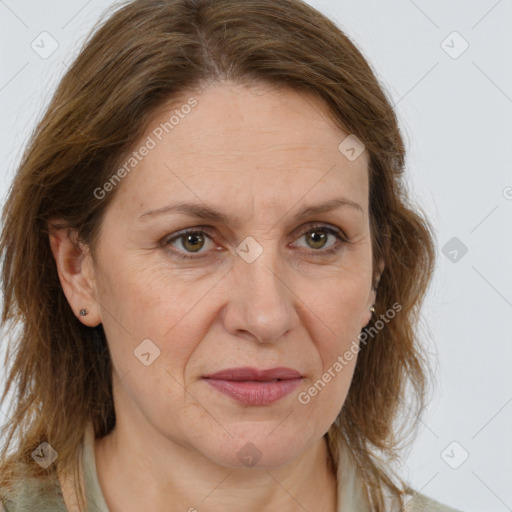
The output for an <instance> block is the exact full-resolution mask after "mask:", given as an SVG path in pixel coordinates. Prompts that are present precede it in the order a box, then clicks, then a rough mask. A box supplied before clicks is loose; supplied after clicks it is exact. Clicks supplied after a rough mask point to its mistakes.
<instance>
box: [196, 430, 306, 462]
mask: <svg viewBox="0 0 512 512" xmlns="http://www.w3.org/2000/svg"><path fill="white" fill-rule="evenodd" d="M275 427H276V425H275V424H274V425H273V426H272V428H275ZM272 428H270V429H261V432H260V433H258V434H255V435H243V434H240V435H238V436H233V438H231V437H229V440H226V439H223V440H222V441H220V442H219V444H218V446H217V449H216V450H214V451H213V452H212V450H211V446H210V447H209V448H210V449H209V450H207V451H206V452H207V453H205V452H203V453H204V454H205V455H206V456H207V457H208V458H210V459H211V460H212V461H213V462H215V463H216V464H218V465H220V466H224V467H227V468H237V469H244V468H245V469H278V468H280V467H281V466H285V465H286V464H288V463H289V462H291V461H292V460H294V459H295V458H296V457H297V456H298V455H300V454H301V453H302V452H303V451H304V450H305V449H306V447H307V446H306V444H305V443H304V436H303V435H301V434H300V433H299V432H297V433H294V434H293V435H289V436H284V435H282V433H281V435H277V434H276V435H272V434H271V435H269V432H272ZM274 434H275V433H274Z"/></svg>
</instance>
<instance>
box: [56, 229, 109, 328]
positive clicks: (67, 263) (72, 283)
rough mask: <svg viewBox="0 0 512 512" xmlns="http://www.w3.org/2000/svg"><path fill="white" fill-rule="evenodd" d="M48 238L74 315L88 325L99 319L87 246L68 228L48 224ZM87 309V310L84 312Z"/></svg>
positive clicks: (91, 262)
mask: <svg viewBox="0 0 512 512" xmlns="http://www.w3.org/2000/svg"><path fill="white" fill-rule="evenodd" d="M49 241H50V247H51V250H52V254H53V257H54V259H55V264H56V266H57V273H58V275H59V280H60V284H61V286H62V290H63V292H64V295H65V296H66V299H67V301H68V303H69V305H70V307H71V309H72V310H73V312H74V313H75V315H76V317H77V318H78V319H79V320H80V321H81V322H82V323H83V324H84V325H87V326H89V327H96V326H97V325H98V324H100V323H101V314H100V310H99V307H98V304H97V301H96V287H95V279H94V265H93V261H92V257H91V254H90V251H89V249H88V247H87V246H86V245H85V244H83V243H81V242H80V241H79V240H78V237H77V233H76V232H75V231H74V230H71V229H69V228H56V227H55V226H54V225H53V224H50V225H49ZM85 311H87V313H85Z"/></svg>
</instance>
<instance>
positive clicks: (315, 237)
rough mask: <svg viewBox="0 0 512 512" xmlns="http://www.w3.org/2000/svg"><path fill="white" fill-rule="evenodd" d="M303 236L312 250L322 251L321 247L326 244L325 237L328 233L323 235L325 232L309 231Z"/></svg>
mask: <svg viewBox="0 0 512 512" xmlns="http://www.w3.org/2000/svg"><path fill="white" fill-rule="evenodd" d="M304 236H305V237H306V240H307V243H308V244H309V246H310V247H311V248H312V249H322V247H324V245H325V244H326V243H327V237H328V236H329V235H328V233H325V230H322V229H315V230H313V231H309V232H308V233H306V234H305V235H304Z"/></svg>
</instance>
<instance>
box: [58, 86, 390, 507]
mask: <svg viewBox="0 0 512 512" xmlns="http://www.w3.org/2000/svg"><path fill="white" fill-rule="evenodd" d="M195 98H196V99H197V102H198V103H197V106H195V108H193V109H192V111H191V112H190V113H189V114H188V115H187V116H185V117H184V118H183V119H181V120H180V123H179V124H178V125H177V126H175V127H174V129H173V130H172V131H171V132H170V133H169V134H167V135H166V137H165V138H164V139H163V140H162V141H161V142H159V143H158V144H157V145H156V147H155V148H154V149H152V150H151V151H149V154H148V155H147V156H145V157H144V158H143V159H142V161H141V162H140V163H139V164H138V165H137V167H136V168H135V169H134V170H133V171H132V172H131V173H130V174H129V175H127V176H126V177H125V178H123V181H122V182H121V184H119V185H118V186H117V190H116V191H115V197H114V198H113V202H112V203H111V205H109V208H108V210H107V212H106V215H105V217H104V219H103V223H102V229H101V233H100V238H99V242H98V246H97V252H96V253H95V255H94V258H93V257H92V255H91V253H90V252H89V251H88V250H87V247H85V246H80V250H77V248H76V247H75V246H74V245H73V243H72V240H73V233H72V232H67V231H65V230H61V231H55V232H53V233H52V234H51V237H50V240H51V245H52V250H53V253H54V256H55V259H56V261H57V264H58V268H59V276H60V279H61V283H62V286H63V290H64V292H65V294H66V297H67V299H68V301H69V303H70V305H71V307H72V309H73V311H75V312H76V314H77V317H78V318H79V319H80V321H82V322H83V323H85V324H86V325H89V326H95V325H98V324H99V323H102V324H103V327H104V329H105V332H106V335H107V339H108V344H109V348H110V352H111V356H112V361H113V367H114V376H113V379H114V400H115V407H116V418H117V423H116V427H115V429H114V430H113V432H112V433H110V434H109V435H108V436H106V437H105V438H103V439H101V440H97V441H96V445H95V454H96V459H97V461H96V463H97V470H98V478H99V481H100V485H101V487H102V489H103V493H104V495H105V499H106V502H107V504H108V506H109V508H110V510H111V511H112V512H117V511H121V510H122V511H125V512H126V511H135V510H137V511H138V510H152V511H156V512H160V511H162V512H163V511H168V510H169V504H173V510H184V511H186V510H194V508H195V509H197V510H199V511H214V510H217V511H218V510H225V511H235V510H248V511H271V510H281V511H283V512H286V511H295V510H304V509H305V510H316V511H319V510H321V511H333V510H335V507H336V480H335V476H334V475H333V474H331V473H330V471H329V469H328V465H327V446H326V441H325V438H324V437H323V436H324V434H325V433H326V432H327V431H328V429H329V427H330V426H331V424H332V423H333V422H334V420H335V418H336V416H337V415H338V413H339V412H340V409H341V407H342V405H343V403H344V401H345V398H346V396H347V393H348V389H349V386H350V382H351V379H352V375H353V370H354V367H355V362H356V358H355V357H354V358H353V359H352V360H351V361H350V362H348V364H347V365H346V366H344V368H343V370H342V371H340V372H339V373H337V374H336V377H335V378H333V379H332V380H331V382H329V383H328V384H327V385H326V386H325V388H324V389H323V390H322V391H321V392H320V393H318V395H317V396H315V397H314V398H312V399H311V401H310V402H309V403H308V404H302V403H300V401H299V400H298V395H299V393H300V392H303V391H305V390H307V389H308V388H309V387H310V386H311V385H312V384H313V383H314V382H315V381H317V380H318V379H319V378H320V376H321V375H322V374H323V373H324V372H325V371H326V370H327V369H328V368H329V367H332V365H333V363H334V362H335V361H336V359H337V358H338V356H342V355H343V354H344V353H345V351H346V350H348V349H349V348H350V346H351V344H352V342H353V341H354V340H357V335H358V334H359V332H360V331H361V328H362V327H364V326H365V325H366V324H367V323H368V322H369V320H370V317H371V313H370V311H369V308H370V307H371V305H372V304H373V303H374V301H375V293H374V291H373V290H372V281H371V277H372V268H371V266H372V264H371V256H372V247H371V240H370V226H369V217H368V193H369V190H368V169H367V166H368V159H367V154H366V152H364V153H363V154H362V155H361V156H360V157H359V158H357V159H356V160H355V161H349V160H348V159H347V158H346V157H345V156H344V155H343V154H342V153H340V151H339V150H338V145H339V144H340V142H341V141H342V140H343V139H344V138H345V137H346V136H347V135H348V134H346V133H343V132H342V131H341V130H339V129H338V128H337V127H335V126H334V125H333V124H332V122H330V121H329V120H328V119H327V117H326V115H325V111H324V110H323V105H322V104H321V103H320V102H319V101H318V100H316V99H315V98H313V97H310V96H307V95H305V94H299V93H297V92H293V91H291V90H280V91H278V90H275V89H273V88H270V87H268V86H264V85H258V86H251V87H244V86H241V85H236V84H233V83H231V82H223V83H221V84H216V85H213V86H210V87H208V88H206V89H203V91H202V92H201V93H200V94H198V95H196V96H195ZM174 108H177V107H174ZM172 110H173V109H166V110H162V111H161V112H160V113H159V115H158V116H157V117H156V118H155V121H154V123H153V124H152V128H154V127H155V126H157V125H158V124H159V123H160V122H164V121H166V120H168V119H169V116H170V114H171V113H172ZM150 133H151V132H150V131H149V132H148V134H150ZM142 142H143V140H142V141H141V143H142ZM137 147H139V146H137ZM338 197H343V198H346V199H349V200H351V201H354V202H355V203H357V204H359V205H360V207H361V209H358V208H356V207H353V206H349V205H344V206H340V207H337V208H335V209H332V210H330V211H328V212H323V213H316V214H311V215H309V216H307V217H304V218H300V219H297V218H295V215H296V213H297V212H298V211H299V210H301V209H302V208H304V207H305V206H306V205H308V206H310V205H316V204H319V203H321V202H324V201H326V200H329V199H334V198H338ZM177 201H186V202H194V203H197V204H200V205H203V206H204V205H208V206H209V207H212V208H215V209H216V210H219V211H222V212H223V213H224V214H226V215H228V216H230V219H229V220H228V221H227V222H217V221H211V220H205V219H201V218H197V217H192V216H189V215H186V214H183V213H176V212H174V213H173V212H171V213H167V214H161V215H157V214H155V215H146V216H144V217H143V218H142V219H141V218H140V217H141V215H142V214H143V213H144V212H146V211H148V210H156V209H159V208H162V207H165V206H167V205H169V204H171V203H173V202H177ZM318 224H321V225H322V226H323V225H326V226H327V227H331V228H333V229H336V228H338V229H341V230H342V236H347V237H348V239H349V242H348V243H344V242H342V241H340V240H338V239H337V238H336V237H335V236H334V235H332V234H328V232H326V231H322V229H320V230H319V229H318V228H317V229H316V232H317V233H320V234H321V235H322V234H323V235H325V236H326V238H325V240H324V239H321V238H320V239H318V238H312V236H311V233H312V232H315V229H312V226H315V225H318ZM200 226H204V227H205V231H206V233H207V236H204V238H202V239H201V238H199V242H198V241H197V238H196V239H194V240H193V241H192V242H189V243H188V244H187V243H186V237H185V238H181V239H180V238H176V239H175V240H174V241H170V242H169V239H170V238H172V236H173V235H174V234H176V233H178V232H179V231H180V230H183V229H186V228H197V227H200ZM207 226H208V228H207ZM249 236H250V237H252V238H253V239H255V240H256V241H257V243H258V244H259V246H260V247H261V248H262V250H263V252H262V253H261V254H260V255H259V256H258V257H257V258H256V259H255V261H253V262H252V263H248V262H246V261H245V260H244V259H243V258H242V257H240V256H239V255H238V254H237V252H236V249H237V247H238V246H239V245H240V244H241V243H242V242H243V241H244V240H245V239H246V237H249ZM317 237H318V235H317ZM161 241H164V242H165V241H167V242H169V243H168V244H167V246H163V244H162V243H161ZM194 244H195V245H194ZM336 245H338V247H339V249H338V251H337V252H335V253H333V254H330V255H327V254H325V255H322V251H324V252H325V251H326V249H328V248H330V247H332V246H336ZM191 246H192V248H195V247H200V250H199V253H195V252H193V250H192V251H191V250H190V247H191ZM242 247H243V244H242ZM187 249H188V252H187ZM179 253H181V254H185V255H187V254H188V255H192V256H194V255H196V256H195V257H196V259H182V258H179V257H178V256H177V255H178V254H179ZM313 253H314V254H313ZM198 255H201V257H198ZM380 270H381V271H382V264H381V267H380ZM84 307H86V308H87V309H88V310H89V314H88V315H87V316H85V317H80V316H78V313H79V311H80V309H81V308H84ZM145 339H150V340H152V342H153V343H154V344H155V345H156V346H157V347H158V348H159V350H160V355H159V357H158V358H156V359H155V360H154V362H152V364H150V365H149V366H145V365H144V364H142V363H141V362H140V360H139V359H138V358H137V357H135V356H134V350H136V349H137V347H138V346H139V345H140V343H141V342H142V341H143V340H145ZM239 366H252V367H258V368H263V369H267V368H273V367H276V366H286V367H289V368H293V369H296V370H298V371H299V372H300V373H301V374H302V376H303V379H302V382H301V384H300V386H299V387H298V388H297V389H296V390H295V391H294V392H292V393H291V394H290V395H288V396H286V397H284V398H283V399H281V400H279V401H277V402H274V403H273V404H271V405H267V406H247V405H242V404H240V403H238V402H235V401H234V400H233V399H232V398H230V397H228V396H226V395H224V394H221V393H219V392H218V391H216V390H215V389H213V388H212V387H211V386H209V385H208V384H207V383H206V382H205V381H204V380H203V379H202V378H201V377H202V376H203V375H206V374H209V373H213V372H216V371H219V370H222V369H225V368H231V367H239ZM249 442H250V443H252V444H251V445H250V446H251V447H252V446H255V447H256V448H257V450H258V452H256V451H254V453H259V454H260V458H259V460H258V461H257V463H256V464H254V465H253V466H251V467H248V466H246V465H244V463H243V462H242V461H241V460H240V458H239V456H238V452H239V451H240V450H241V449H242V448H243V447H244V446H246V445H247V443H249ZM251 449H252V450H254V448H251Z"/></svg>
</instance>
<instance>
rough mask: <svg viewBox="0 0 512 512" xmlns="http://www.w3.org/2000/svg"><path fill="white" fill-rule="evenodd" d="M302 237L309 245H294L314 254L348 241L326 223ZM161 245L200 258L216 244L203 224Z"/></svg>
mask: <svg viewBox="0 0 512 512" xmlns="http://www.w3.org/2000/svg"><path fill="white" fill-rule="evenodd" d="M300 239H304V240H305V242H306V244H307V245H306V246H304V245H300V244H297V243H294V244H293V246H294V247H306V248H307V247H309V248H311V250H309V251H306V252H307V253H308V254H309V255H312V256H322V255H323V256H325V255H328V254H333V253H335V252H338V251H339V250H340V249H341V247H342V246H343V244H344V243H348V240H347V238H346V237H345V236H344V235H343V232H342V231H341V230H340V229H338V228H334V227H331V226H328V225H324V224H319V225H313V226H311V225H309V226H307V228H306V229H304V230H303V231H302V233H301V234H300V236H299V238H298V240H300ZM329 241H330V242H331V243H330V244H329ZM161 246H162V247H165V248H167V247H172V249H170V251H172V254H173V255H174V256H177V257H179V258H185V259H187V258H188V259H198V258H202V257H206V256H208V255H209V250H211V249H213V248H214V247H215V244H214V242H213V240H212V237H211V235H209V234H208V233H207V231H206V229H205V228H204V227H202V226H201V227H195V228H188V229H185V230H183V231H181V232H178V233H176V234H174V235H172V236H171V237H168V238H166V239H164V240H163V241H162V242H161ZM203 249H204V250H203Z"/></svg>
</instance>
